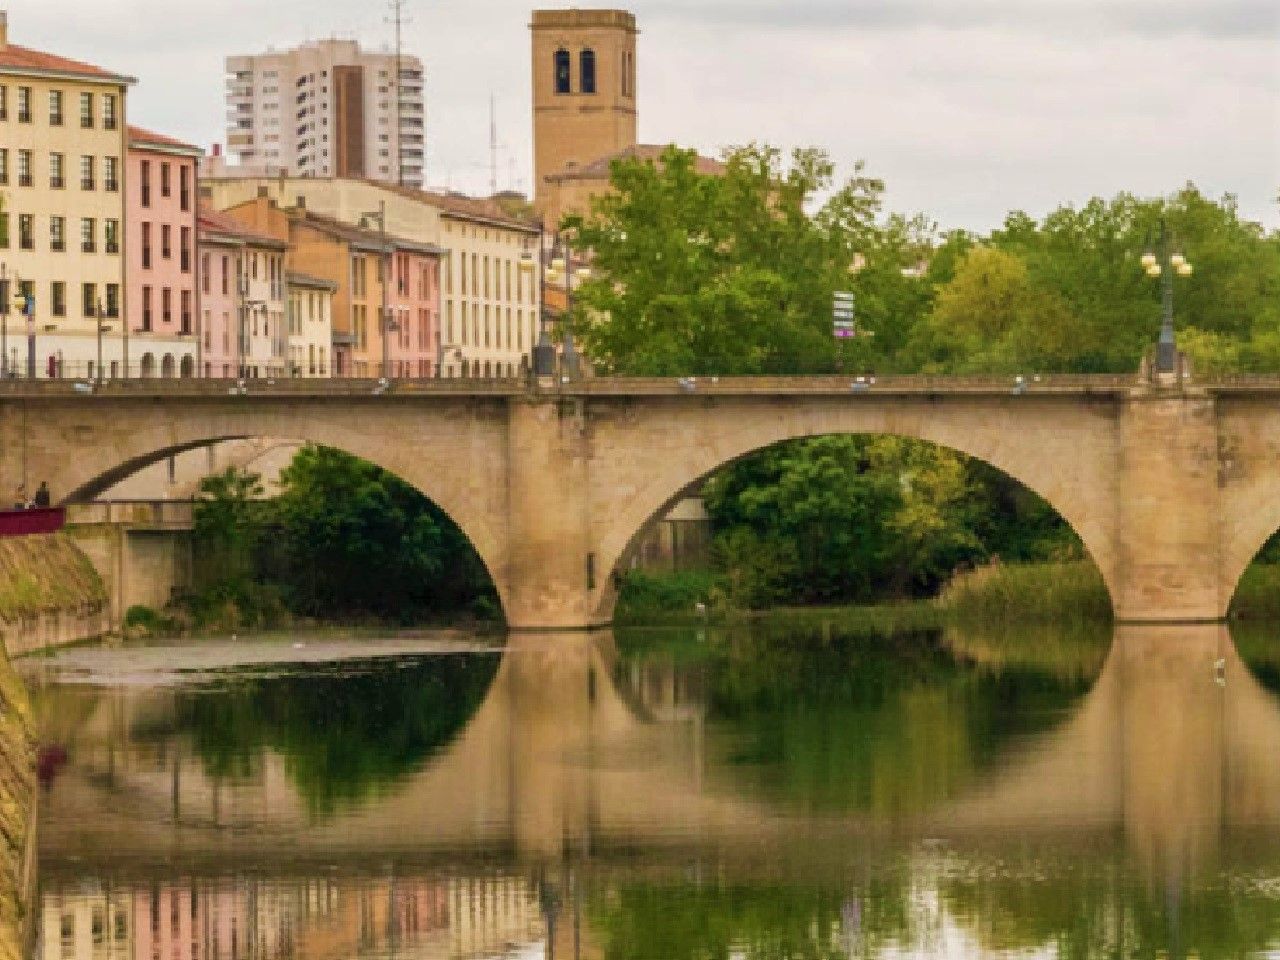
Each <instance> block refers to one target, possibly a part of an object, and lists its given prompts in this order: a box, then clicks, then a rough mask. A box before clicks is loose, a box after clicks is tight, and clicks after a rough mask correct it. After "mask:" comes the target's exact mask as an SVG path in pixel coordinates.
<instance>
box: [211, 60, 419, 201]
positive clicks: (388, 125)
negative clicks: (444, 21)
mask: <svg viewBox="0 0 1280 960" xmlns="http://www.w3.org/2000/svg"><path fill="white" fill-rule="evenodd" d="M226 70H227V145H228V151H229V152H230V153H231V154H233V155H234V156H235V157H236V158H237V160H238V161H239V163H240V164H242V165H244V166H246V167H249V168H257V169H263V168H265V169H270V170H274V169H280V170H282V171H283V172H285V173H286V174H289V175H294V176H312V177H329V176H335V177H354V178H367V179H370V180H378V181H381V182H385V183H400V184H403V185H405V186H410V187H421V186H422V184H423V181H424V165H425V155H426V107H425V100H424V96H423V70H422V62H421V61H420V60H419V59H418V58H417V57H412V56H402V57H400V58H399V61H398V65H397V57H396V55H395V54H394V53H388V52H368V51H364V50H361V49H360V45H359V44H358V43H356V42H355V41H352V40H336V39H334V40H321V41H318V42H316V43H308V44H304V45H302V46H300V47H295V48H293V49H292V50H284V51H279V52H276V51H269V52H267V53H263V54H258V55H255V56H233V57H228V58H227V60H226Z"/></svg>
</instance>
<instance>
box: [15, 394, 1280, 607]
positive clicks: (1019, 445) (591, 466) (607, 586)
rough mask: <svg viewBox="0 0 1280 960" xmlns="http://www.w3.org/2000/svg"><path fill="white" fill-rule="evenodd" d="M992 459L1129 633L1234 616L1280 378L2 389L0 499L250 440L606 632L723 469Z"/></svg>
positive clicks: (1278, 424)
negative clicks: (632, 561)
mask: <svg viewBox="0 0 1280 960" xmlns="http://www.w3.org/2000/svg"><path fill="white" fill-rule="evenodd" d="M833 433H846V434H894V435H899V436H904V437H913V438H919V439H922V440H927V441H931V442H933V443H937V444H940V445H942V446H944V447H949V448H952V449H954V450H957V451H960V452H961V453H964V454H967V455H969V456H972V457H975V458H977V459H980V460H983V461H986V462H987V463H989V464H991V465H992V466H994V467H996V468H998V469H1000V470H1002V471H1003V472H1005V473H1007V474H1009V475H1010V476H1011V477H1013V478H1014V479H1016V480H1018V481H1020V482H1022V483H1023V484H1025V485H1026V486H1027V487H1029V488H1030V489H1032V490H1034V491H1035V492H1036V493H1038V494H1040V495H1041V496H1042V497H1043V498H1044V499H1045V500H1046V501H1048V502H1049V503H1050V504H1051V505H1052V506H1053V507H1054V508H1055V509H1056V510H1057V511H1058V512H1059V513H1060V514H1061V515H1062V516H1063V517H1064V518H1065V519H1066V520H1067V522H1068V523H1070V524H1071V526H1072V527H1073V528H1074V529H1075V530H1076V532H1077V533H1078V534H1079V535H1080V537H1081V539H1082V540H1083V541H1084V544H1085V546H1086V548H1087V549H1088V551H1089V553H1090V554H1091V556H1092V557H1093V560H1094V561H1095V562H1096V563H1097V565H1098V567H1099V569H1100V570H1101V571H1102V575H1103V577H1104V579H1105V580H1106V583H1107V585H1108V587H1109V589H1110V591H1111V596H1112V601H1113V605H1114V607H1115V612H1116V614H1117V617H1118V619H1120V620H1122V621H1131V622H1201V621H1216V620H1219V619H1222V618H1223V617H1224V616H1225V615H1226V612H1227V606H1228V604H1229V603H1230V600H1231V597H1232V595H1233V593H1234V592H1235V587H1236V584H1237V582H1238V580H1239V578H1240V575H1241V574H1242V572H1243V571H1244V569H1245V567H1246V566H1248V564H1249V562H1250V561H1251V560H1252V558H1253V557H1254V556H1255V554H1256V553H1257V551H1258V549H1259V548H1260V547H1261V546H1262V545H1263V544H1264V543H1265V542H1266V540H1267V538H1268V537H1269V536H1270V535H1271V534H1272V533H1273V532H1274V531H1275V530H1276V529H1277V527H1280V378H1260V379H1237V380H1230V381H1219V382H1191V381H1185V380H1183V381H1178V382H1175V383H1169V384H1163V385H1162V384H1157V383H1153V382H1151V381H1139V380H1137V379H1136V378H1134V377H1101V376H1097V377H1090V376H1083V377H1068V376H1045V377H1034V378H1027V379H1023V378H1016V379H1015V378H980V379H964V378H951V377H939V378H927V377H911V378H879V379H875V378H869V379H865V380H864V379H861V378H857V379H855V378H849V377H842V378H835V377H804V378H751V379H729V378H720V379H716V378H710V379H699V380H696V381H694V380H683V381H675V380H643V379H632V380H613V379H594V380H584V381H578V382H572V383H564V384H551V383H549V382H543V383H541V384H530V385H524V384H519V383H511V382H477V381H416V382H396V383H391V384H386V383H379V382H373V381H358V380H341V381H281V382H278V383H270V382H265V381H262V382H259V381H251V382H250V383H249V384H248V385H237V384H235V383H230V382H226V381H136V382H116V383H112V384H108V385H105V386H102V385H89V384H85V383H80V384H75V383H71V382H56V381H55V382H51V383H34V384H32V383H18V382H15V383H9V384H0V491H2V492H4V493H5V494H6V495H7V494H8V492H9V491H11V490H13V489H14V488H15V487H16V486H17V485H18V484H19V483H25V484H26V486H27V489H28V490H30V489H33V488H34V486H35V485H36V484H37V483H39V482H40V481H41V480H45V481H48V482H49V484H50V487H51V488H52V490H53V491H54V496H55V499H57V500H60V501H62V502H66V503H74V502H79V501H84V500H87V499H91V498H93V497H94V496H96V495H98V494H100V493H101V492H102V491H104V490H105V489H107V488H108V487H109V486H111V485H112V484H113V483H115V482H117V481H119V480H120V479H122V478H124V477H126V476H128V475H129V474H130V473H131V472H133V471H136V470H138V469H140V468H142V467H145V466H147V465H148V464H151V463H154V462H156V461H157V460H159V459H161V458H164V457H167V456H170V455H172V454H174V453H178V452H181V451H184V450H189V449H193V448H196V447H200V446H203V445H207V444H209V443H213V442H216V441H223V440H231V439H241V438H248V437H274V438H280V439H292V440H297V441H302V442H314V443H319V444H325V445H329V446H332V447H336V448H339V449H342V450H345V451H348V452H349V453H352V454H355V455H357V456H360V457H363V458H365V459H367V460H369V461H371V462H373V463H375V464H378V465H379V466H381V467H384V468H385V469H387V470H389V471H391V472H393V473H395V474H397V475H398V476H400V477H402V478H403V479H404V480H405V481H407V482H408V483H410V484H412V485H413V486H415V487H416V488H418V489H419V490H421V491H422V493H424V494H425V495H426V496H428V497H430V498H431V499H432V500H433V501H435V502H436V503H437V504H438V505H439V506H440V507H441V508H442V509H443V510H444V511H446V512H447V513H448V514H449V515H450V516H451V517H452V518H453V519H454V520H455V521H456V522H457V524H458V525H459V527H461V528H462V530H463V531H464V532H465V533H466V534H467V536H468V537H470V539H471V541H472V543H473V544H474V545H475V547H476V549H477V551H478V552H479V554H480V556H481V557H482V558H483V560H484V561H485V563H486V564H487V565H488V568H489V571H490V573H491V574H492V576H493V579H494V582H495V584H496V586H497V589H498V593H499V595H500V597H501V599H502V603H503V606H504V608H505V612H506V615H507V619H508V622H509V623H510V625H511V626H512V627H513V628H515V629H557V630H558V629H579V628H586V627H592V626H599V625H603V624H607V623H609V622H610V621H611V619H612V615H613V607H614V602H615V599H616V578H615V576H614V574H615V573H616V572H617V571H619V570H621V569H623V568H624V567H625V565H626V563H627V561H628V559H629V556H630V553H631V551H633V550H634V549H635V548H636V545H637V544H638V542H639V540H640V537H641V534H642V533H643V531H644V529H645V527H646V526H647V525H648V524H649V523H650V522H651V521H652V520H653V519H654V518H655V517H657V516H659V515H660V514H661V513H662V512H664V510H666V509H667V508H668V507H669V506H670V505H671V504H673V503H674V502H675V501H676V500H678V499H679V498H680V497H681V495H682V493H684V492H685V491H687V490H688V489H689V488H690V487H691V486H692V485H694V484H696V483H697V482H698V481H700V480H701V479H703V478H704V477H706V476H707V475H708V474H710V473H712V472H714V471H715V470H716V469H718V468H719V467H722V466H723V465H725V464H727V463H729V462H731V461H733V460H734V459H736V458H739V457H742V456H743V455H745V454H748V453H751V452H752V451H755V450H759V449H762V448H764V447H768V446H770V445H772V444H775V443H778V442H780V441H784V440H790V439H794V438H798V437H811V436H818V435H822V434H833Z"/></svg>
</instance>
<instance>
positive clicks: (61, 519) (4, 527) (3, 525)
mask: <svg viewBox="0 0 1280 960" xmlns="http://www.w3.org/2000/svg"><path fill="white" fill-rule="evenodd" d="M65 523H66V513H65V511H64V510H63V509H62V508H61V507H52V508H43V507H34V508H32V509H30V510H0V537H31V536H36V535H38V534H42V533H57V532H58V531H59V530H61V529H62V528H63V526H64V525H65Z"/></svg>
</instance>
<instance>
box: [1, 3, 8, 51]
mask: <svg viewBox="0 0 1280 960" xmlns="http://www.w3.org/2000/svg"><path fill="white" fill-rule="evenodd" d="M8 45H9V11H7V10H0V50H3V49H4V48H5V47H7V46H8Z"/></svg>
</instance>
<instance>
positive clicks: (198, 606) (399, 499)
mask: <svg viewBox="0 0 1280 960" xmlns="http://www.w3.org/2000/svg"><path fill="white" fill-rule="evenodd" d="M194 539H195V555H196V558H197V563H196V570H195V584H196V587H195V589H194V590H193V592H192V593H191V594H190V595H189V596H188V597H186V598H184V601H183V604H182V606H183V608H184V613H185V615H186V617H187V619H188V622H189V624H190V626H191V627H193V628H194V629H197V630H209V631H228V630H237V629H271V628H274V627H279V626H283V625H286V624H288V623H291V622H296V623H302V624H314V623H334V622H341V623H351V624H370V623H383V624H391V625H398V626H408V625H413V624H422V623H431V622H438V621H442V620H453V619H457V618H468V619H479V620H492V619H497V618H499V617H500V610H499V606H498V602H497V596H496V593H495V591H494V589H493V585H492V582H491V581H490V579H489V575H488V572H487V571H486V570H485V567H484V564H483V562H482V561H481V560H480V558H479V556H478V555H477V554H476V552H475V550H474V548H472V546H471V544H470V542H469V541H468V540H467V538H466V537H465V536H464V535H463V534H462V532H461V531H460V530H459V529H458V527H457V525H456V524H454V523H453V522H452V521H451V520H450V519H449V518H448V517H447V516H445V514H444V513H443V512H442V511H441V510H440V509H439V508H438V507H436V506H435V504H433V503H432V502H431V501H429V500H428V499H427V498H426V497H424V496H422V494H420V493H418V491H417V490H415V489H414V488H412V487H410V486H409V485H408V484H406V483H405V482H404V481H402V480H400V479H399V478H398V477H396V476H394V475H392V474H390V473H388V472H387V471H385V470H382V469H381V468H379V467H376V466H374V465H373V464H371V463H368V462H367V461H364V460H360V459H359V458H357V457H353V456H351V455H349V454H346V453H343V452H341V451H338V450H333V449H331V448H327V447H316V446H307V447H303V448H302V450H300V451H299V452H298V454H297V455H296V456H295V458H294V460H293V462H292V463H291V464H290V465H289V466H288V467H287V468H286V469H285V470H284V471H283V472H282V473H281V475H280V493H279V494H278V495H277V496H276V497H273V498H270V499H266V498H264V496H263V488H262V484H261V480H260V478H259V477H258V476H256V475H254V474H250V473H244V472H243V471H238V470H234V469H229V470H227V471H225V472H224V473H221V474H217V475H214V476H211V477H208V478H206V479H205V480H204V481H203V483H202V484H201V491H200V498H199V502H198V503H197V506H196V512H195V531H194Z"/></svg>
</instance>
